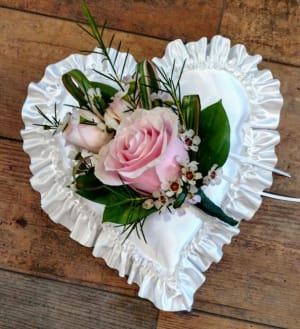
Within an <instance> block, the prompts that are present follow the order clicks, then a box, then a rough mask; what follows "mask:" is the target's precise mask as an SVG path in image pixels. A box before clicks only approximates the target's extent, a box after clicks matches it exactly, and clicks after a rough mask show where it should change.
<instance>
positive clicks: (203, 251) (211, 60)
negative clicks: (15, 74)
mask: <svg viewBox="0 0 300 329" xmlns="http://www.w3.org/2000/svg"><path fill="white" fill-rule="evenodd" d="M110 52H111V56H115V54H116V52H115V50H113V49H111V50H110ZM125 57H126V55H125V54H120V55H119V56H118V59H117V61H116V65H115V67H116V69H117V70H118V71H119V73H120V72H121V70H122V66H123V63H124V60H125ZM174 60H175V70H174V78H175V79H176V75H177V76H178V75H179V72H180V69H181V67H182V65H183V63H184V61H185V68H184V72H183V75H182V78H181V91H182V95H187V94H195V93H196V94H199V95H200V99H201V103H202V108H205V107H206V106H208V105H210V104H212V103H214V102H216V101H218V100H219V99H222V102H223V104H224V108H225V110H226V112H227V115H228V117H229V121H230V126H231V147H230V155H229V158H228V160H227V161H226V163H225V165H224V166H223V173H224V175H223V180H222V182H221V184H220V185H216V186H209V187H207V189H206V190H205V192H206V194H207V195H208V196H209V197H210V198H211V199H212V200H213V201H214V202H215V203H217V204H218V205H219V206H221V207H222V209H223V210H224V211H225V212H226V213H227V214H228V215H230V216H232V217H234V218H235V219H237V220H239V221H240V220H241V219H250V218H251V217H252V216H253V215H254V213H255V212H256V210H257V209H258V208H259V206H260V204H261V193H262V191H263V190H264V189H265V188H267V187H269V186H271V184H272V169H273V168H274V166H275V164H276V160H277V158H276V155H275V152H274V147H275V145H276V144H277V143H278V142H279V135H278V133H277V131H276V130H275V129H276V128H277V125H278V123H279V114H280V109H281V106H282V97H281V95H280V92H279V82H278V81H277V80H274V79H273V77H272V74H271V73H270V72H269V71H267V70H258V69H257V64H258V63H259V62H260V61H261V57H260V56H250V55H248V53H247V52H246V49H245V47H244V46H242V45H236V46H234V47H232V48H231V47H230V41H229V40H228V39H226V38H223V37H221V36H215V37H214V38H212V40H211V42H210V43H209V44H207V39H206V38H202V39H200V40H199V41H197V42H191V43H188V44H186V45H184V44H183V43H182V41H180V40H176V41H173V42H171V43H169V45H168V46H167V49H166V53H165V55H164V57H163V58H161V59H159V58H154V59H153V61H154V62H155V63H156V65H157V66H159V67H162V68H163V69H164V70H165V71H166V72H167V73H170V72H171V70H172V66H173V63H174ZM135 66H136V62H135V60H134V59H133V57H132V56H129V60H128V61H127V64H126V67H125V70H124V76H126V75H131V74H133V72H134V71H135ZM75 68H76V69H79V70H81V71H82V72H84V73H85V74H86V75H87V77H88V78H89V79H90V80H99V81H103V78H102V77H101V76H99V74H97V73H96V72H95V71H94V70H93V69H97V70H98V71H102V72H104V73H106V74H109V73H111V72H110V70H111V69H110V67H109V66H108V65H107V62H106V61H102V58H101V55H99V54H94V53H92V54H90V55H88V56H83V55H71V56H69V57H68V58H66V59H65V60H63V61H61V62H59V63H56V64H53V65H50V66H48V68H47V69H46V71H45V75H44V77H43V79H42V80H41V81H40V82H39V83H31V84H30V86H29V89H28V97H27V99H26V101H25V104H24V106H23V110H22V117H23V121H24V124H25V129H24V130H23V131H22V136H23V139H24V150H25V151H26V152H27V153H28V154H29V155H30V158H31V165H30V169H31V171H32V174H33V176H32V178H31V184H32V186H33V188H34V189H35V190H36V191H39V192H40V193H41V204H42V208H43V209H44V210H45V212H46V213H47V214H48V215H49V216H50V218H51V219H52V220H53V221H55V222H56V223H60V224H62V225H64V226H66V227H67V228H68V229H69V230H70V231H71V234H70V236H71V238H73V239H75V240H76V241H78V242H79V243H81V244H82V245H85V246H89V247H93V255H94V256H95V257H102V258H104V259H105V261H106V263H107V264H108V265H109V266H110V267H113V268H115V269H117V270H118V271H119V274H120V275H121V276H125V275H128V282H129V283H132V282H136V283H137V284H138V285H139V286H140V290H139V296H141V297H143V298H147V299H150V300H151V301H152V302H153V303H154V304H155V305H156V307H158V308H160V309H162V310H166V311H179V310H190V309H191V306H192V303H193V295H194V293H195V291H196V290H197V289H198V288H199V286H200V285H201V284H202V283H203V282H204V280H205V277H204V274H203V272H205V271H206V270H207V269H208V267H209V266H210V264H211V263H212V262H218V261H219V260H220V259H221V257H222V246H223V245H224V244H228V243H230V241H231V238H232V237H233V236H234V235H236V234H238V233H239V229H238V228H237V227H232V226H229V225H227V224H224V223H223V222H221V221H219V220H218V219H216V218H213V217H211V216H209V215H207V214H205V213H204V212H202V211H201V210H199V209H197V208H195V207H194V206H192V205H184V206H183V207H182V208H180V209H179V210H177V211H174V212H173V213H172V214H170V213H168V212H166V213H162V214H154V215H152V216H150V217H149V218H148V219H147V221H146V222H145V226H144V232H145V235H146V238H147V243H145V242H144V240H143V239H139V238H138V237H137V236H136V235H135V234H132V235H131V236H130V237H129V238H128V239H127V240H126V241H125V243H122V242H123V236H122V235H121V228H118V227H116V226H114V225H113V224H110V223H105V224H102V223H101V214H102V212H103V206H101V205H98V204H94V203H92V202H90V201H88V200H86V199H83V198H81V197H80V196H78V195H77V194H76V193H74V192H73V191H72V190H71V189H70V188H68V187H67V186H68V185H69V184H70V183H71V182H72V175H71V168H72V166H73V165H74V162H73V160H72V156H71V155H72V154H73V153H74V152H75V151H76V150H75V148H74V147H73V146H70V145H66V144H65V141H64V138H63V136H62V135H61V134H56V135H54V136H53V135H52V133H50V132H47V131H43V130H42V129H40V128H39V127H37V126H33V123H40V124H42V123H43V118H42V117H41V116H40V115H39V114H38V112H37V111H36V106H38V107H40V108H41V109H42V110H43V111H44V112H45V113H46V114H48V115H50V116H51V115H52V114H53V109H54V105H55V104H56V106H57V110H58V113H59V117H61V118H62V117H63V116H64V114H65V113H66V112H68V107H67V106H65V104H69V105H77V104H76V103H75V101H74V99H72V97H71V96H70V95H69V94H68V93H67V91H66V90H65V88H64V86H63V84H62V81H61V76H62V75H63V74H64V73H66V72H68V71H70V70H72V69H75ZM106 82H107V81H106Z"/></svg>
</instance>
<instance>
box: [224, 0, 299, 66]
mask: <svg viewBox="0 0 300 329" xmlns="http://www.w3.org/2000/svg"><path fill="white" fill-rule="evenodd" d="M299 18H300V6H299V1H295V0H288V1H284V0H268V1H261V0H252V1H240V0H229V1H226V7H225V11H224V15H223V19H222V24H221V33H222V34H223V35H224V36H227V37H229V38H230V39H232V42H233V43H242V44H245V45H246V47H247V49H248V51H249V52H250V53H258V54H261V55H263V56H264V58H265V59H269V60H272V61H276V62H280V63H289V64H293V65H298V66H299V65H300V19H299Z"/></svg>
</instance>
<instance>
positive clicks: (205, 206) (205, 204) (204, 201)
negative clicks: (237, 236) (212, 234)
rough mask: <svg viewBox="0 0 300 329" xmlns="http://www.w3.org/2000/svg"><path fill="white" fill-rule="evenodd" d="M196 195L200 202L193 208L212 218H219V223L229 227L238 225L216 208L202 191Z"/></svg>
mask: <svg viewBox="0 0 300 329" xmlns="http://www.w3.org/2000/svg"><path fill="white" fill-rule="evenodd" d="M197 194H199V195H200V197H201V202H200V203H197V204H196V205H195V206H197V207H198V208H200V209H202V210H203V211H204V212H206V213H207V214H208V215H211V216H213V217H217V218H219V219H220V220H221V221H223V222H225V223H227V224H229V225H231V226H235V225H237V224H238V222H237V221H236V220H234V219H233V218H232V217H229V216H227V215H226V214H225V213H224V211H223V210H222V209H221V208H220V207H218V206H217V205H216V204H215V203H213V202H212V201H211V200H210V199H209V198H208V197H207V196H206V195H205V193H204V192H203V191H202V189H201V188H200V189H199V190H198V192H197Z"/></svg>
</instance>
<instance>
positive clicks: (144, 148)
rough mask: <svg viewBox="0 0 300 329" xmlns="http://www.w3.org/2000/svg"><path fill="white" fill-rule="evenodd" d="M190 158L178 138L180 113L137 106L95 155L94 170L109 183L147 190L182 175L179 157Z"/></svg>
mask: <svg viewBox="0 0 300 329" xmlns="http://www.w3.org/2000/svg"><path fill="white" fill-rule="evenodd" d="M178 158H180V159H186V158H188V154H187V151H186V150H185V148H184V145H183V143H182V142H181V141H180V139H179V138H178V117H177V115H176V114H174V113H173V112H172V111H171V110H170V109H166V108H160V107H156V108H154V109H152V110H144V109H137V110H135V111H134V112H133V113H132V114H131V115H130V116H128V117H126V118H124V119H123V120H122V121H121V123H120V126H119V128H118V130H117V133H116V136H115V138H114V139H112V140H111V141H110V142H109V143H108V144H107V145H105V146H103V147H102V148H101V150H100V152H99V155H97V156H96V163H95V174H96V176H97V177H98V178H99V179H100V180H101V181H102V182H103V183H104V184H107V185H122V184H123V183H126V184H130V186H131V187H132V188H134V189H135V190H138V191H140V192H144V193H152V192H154V191H157V190H159V189H160V187H161V184H162V183H164V182H166V181H170V180H174V179H176V178H178V177H179V175H180V166H179V164H178V162H177V159H178Z"/></svg>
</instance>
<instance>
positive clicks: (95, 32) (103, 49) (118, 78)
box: [77, 2, 129, 91]
mask: <svg viewBox="0 0 300 329" xmlns="http://www.w3.org/2000/svg"><path fill="white" fill-rule="evenodd" d="M82 11H83V13H84V15H85V16H86V18H87V20H88V25H89V27H90V31H89V30H88V29H87V28H86V27H85V26H83V25H82V24H80V23H78V24H77V25H78V26H79V27H80V28H81V29H82V30H83V31H84V32H86V33H87V34H88V35H89V36H90V37H92V38H93V39H95V40H96V41H97V43H98V47H99V49H100V52H99V53H100V54H101V55H102V56H103V57H104V58H103V60H104V61H107V62H108V63H109V65H110V67H111V69H112V71H113V74H112V75H110V76H107V75H106V76H105V77H106V78H108V79H109V80H112V81H113V82H115V83H116V84H117V85H118V86H119V87H120V89H121V90H122V91H125V88H124V86H123V83H122V76H123V74H124V71H125V67H126V64H127V61H128V56H129V51H127V52H126V57H125V59H124V63H123V66H122V68H121V74H120V75H119V74H118V72H117V70H116V67H115V66H116V63H117V60H118V57H119V54H120V49H121V45H122V42H121V41H120V42H119V44H118V47H117V50H116V52H115V54H114V58H112V56H111V54H110V53H111V49H112V48H111V46H112V44H113V41H114V39H115V34H113V36H112V37H111V38H110V41H109V42H108V47H107V46H106V44H105V42H104V39H103V35H104V31H105V28H106V21H104V24H103V25H102V28H101V31H100V32H99V28H98V25H97V23H96V21H95V19H94V17H93V15H92V13H91V12H90V10H89V8H88V6H87V4H86V3H85V2H83V4H82ZM94 71H95V72H96V73H99V71H97V70H94ZM101 75H102V76H103V74H101Z"/></svg>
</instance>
